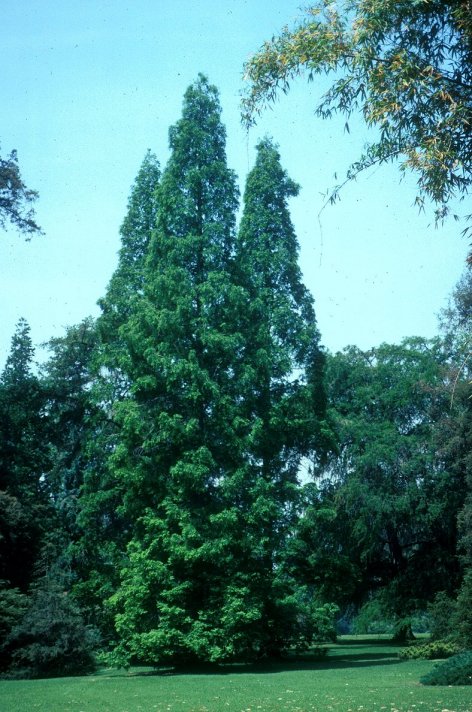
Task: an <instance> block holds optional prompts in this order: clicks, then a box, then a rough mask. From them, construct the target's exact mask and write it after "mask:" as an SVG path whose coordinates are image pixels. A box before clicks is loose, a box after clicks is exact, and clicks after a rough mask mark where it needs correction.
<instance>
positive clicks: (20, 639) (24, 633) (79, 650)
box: [7, 584, 98, 677]
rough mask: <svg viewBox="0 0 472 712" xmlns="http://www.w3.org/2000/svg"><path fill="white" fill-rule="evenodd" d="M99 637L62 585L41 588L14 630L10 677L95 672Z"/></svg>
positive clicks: (11, 636) (10, 644)
mask: <svg viewBox="0 0 472 712" xmlns="http://www.w3.org/2000/svg"><path fill="white" fill-rule="evenodd" d="M97 642H98V636H97V635H96V633H95V632H94V631H92V630H91V629H90V628H89V627H88V626H86V625H85V623H84V621H83V618H82V616H81V614H80V611H79V610H78V608H77V605H76V604H75V602H74V601H73V599H71V597H70V596H69V595H68V594H67V593H66V592H65V591H64V590H62V589H61V587H60V586H57V585H54V584H49V585H47V586H44V585H43V586H40V587H38V588H37V589H36V590H35V591H34V592H33V593H32V595H31V597H30V603H29V607H28V609H27V611H26V613H25V614H24V616H23V618H22V619H21V621H20V623H19V624H18V625H16V626H15V627H14V628H13V630H12V631H11V633H10V635H9V636H8V639H7V647H8V650H9V652H10V654H11V659H12V665H11V668H10V670H9V674H10V676H14V677H55V676H62V675H76V674H83V673H86V672H91V671H92V670H94V669H95V660H94V656H93V650H94V648H95V647H96V645H97Z"/></svg>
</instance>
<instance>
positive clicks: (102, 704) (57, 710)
mask: <svg viewBox="0 0 472 712" xmlns="http://www.w3.org/2000/svg"><path fill="white" fill-rule="evenodd" d="M398 649H399V648H398V646H394V645H391V644H389V643H388V641H385V640H372V639H366V638H361V637H357V638H355V639H354V638H344V639H341V640H340V643H339V644H338V645H333V646H331V647H330V651H329V655H328V657H327V658H326V659H325V660H323V661H321V662H320V661H316V660H313V659H310V657H309V656H306V657H305V658H303V659H302V660H289V661H285V662H281V663H272V664H270V665H265V666H263V665H254V666H244V665H241V666H237V665H234V666H225V667H223V668H220V669H219V670H217V671H212V672H209V671H200V672H198V671H195V670H194V671H190V672H186V673H185V674H184V673H176V672H173V671H161V672H158V673H156V672H155V671H152V670H151V669H150V668H134V669H133V670H132V671H130V672H129V673H125V672H123V671H113V670H102V671H101V672H100V673H99V674H95V675H90V676H88V677H79V678H62V679H53V680H31V681H2V682H0V710H1V712H334V711H338V712H374V711H375V712H377V711H381V710H385V711H386V712H446V711H447V712H472V688H470V687H444V688H442V687H439V688H438V687H436V688H432V687H423V686H421V685H420V684H419V682H418V680H419V678H420V677H421V675H424V674H425V673H427V672H428V671H429V670H431V668H432V666H433V665H434V663H433V662H431V661H424V660H419V661H418V660H414V661H407V662H399V661H398V658H397V652H398Z"/></svg>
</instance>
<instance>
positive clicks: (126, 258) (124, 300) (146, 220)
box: [98, 150, 161, 380]
mask: <svg viewBox="0 0 472 712" xmlns="http://www.w3.org/2000/svg"><path fill="white" fill-rule="evenodd" d="M160 176H161V171H160V167H159V162H158V160H157V158H156V156H155V155H154V154H153V153H152V152H151V151H149V150H148V151H147V153H146V155H145V157H144V159H143V162H142V164H141V167H140V169H139V171H138V174H137V176H136V178H135V181H134V183H133V186H132V188H131V193H130V196H129V199H128V210H127V213H126V216H125V219H124V220H123V223H122V225H121V227H120V237H121V247H120V251H119V255H118V265H117V268H116V270H115V271H114V273H113V275H112V278H111V280H110V283H109V284H108V287H107V291H106V294H105V296H104V297H103V298H102V299H100V300H99V305H100V307H101V310H102V313H101V315H100V318H99V319H98V329H99V333H100V337H101V342H102V343H101V358H100V365H101V367H102V368H103V367H104V366H105V367H106V368H107V369H108V370H109V371H110V373H108V374H107V380H113V379H111V376H112V374H114V375H115V379H118V374H117V373H116V371H118V372H119V370H120V359H121V358H123V357H124V354H123V351H126V349H125V347H124V346H123V343H122V340H121V339H120V327H121V326H122V325H123V324H124V323H126V321H127V319H128V317H129V315H130V313H131V310H132V305H133V303H134V301H135V300H136V299H137V298H139V297H140V296H142V294H143V286H144V265H145V262H146V258H147V254H148V249H149V243H150V240H151V235H152V232H153V230H154V228H155V227H156V222H157V208H158V197H157V196H158V187H159V180H160Z"/></svg>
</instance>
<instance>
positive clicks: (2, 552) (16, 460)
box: [0, 319, 54, 592]
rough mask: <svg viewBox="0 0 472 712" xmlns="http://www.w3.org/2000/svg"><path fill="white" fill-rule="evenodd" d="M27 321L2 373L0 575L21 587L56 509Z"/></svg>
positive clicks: (21, 323) (42, 402)
mask: <svg viewBox="0 0 472 712" xmlns="http://www.w3.org/2000/svg"><path fill="white" fill-rule="evenodd" d="M29 332H30V329H29V326H28V324H27V322H26V320H24V319H20V321H19V322H18V324H17V328H16V331H15V334H14V335H13V338H12V345H11V351H10V354H9V356H8V358H7V361H6V364H5V368H4V370H3V373H2V375H1V378H0V578H1V579H3V580H6V581H9V582H10V585H11V587H12V588H16V587H18V588H20V590H21V591H22V592H25V591H26V590H27V588H28V585H29V583H30V582H31V580H32V572H33V567H34V564H35V562H36V559H37V557H38V555H39V550H40V547H41V539H42V536H43V534H44V533H45V532H46V531H47V530H48V529H50V528H51V526H52V522H53V518H54V516H53V515H54V513H53V508H52V505H51V500H50V497H49V488H48V482H47V480H46V478H45V477H44V473H45V472H47V471H48V469H49V467H50V458H49V452H48V436H47V421H46V418H45V416H44V406H45V395H44V391H43V389H42V386H41V383H40V381H39V379H38V378H37V376H35V375H34V373H33V372H32V365H33V363H32V361H33V355H34V350H33V346H32V343H31V337H30V333H29Z"/></svg>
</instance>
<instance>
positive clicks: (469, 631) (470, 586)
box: [454, 568, 472, 648]
mask: <svg viewBox="0 0 472 712" xmlns="http://www.w3.org/2000/svg"><path fill="white" fill-rule="evenodd" d="M454 622H455V628H456V631H455V633H456V637H457V640H458V641H459V643H460V644H461V645H462V646H463V647H464V648H472V569H471V568H469V569H467V571H466V574H465V576H464V580H463V582H462V586H461V588H460V590H459V595H458V597H457V610H456V615H455V619H454Z"/></svg>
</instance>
